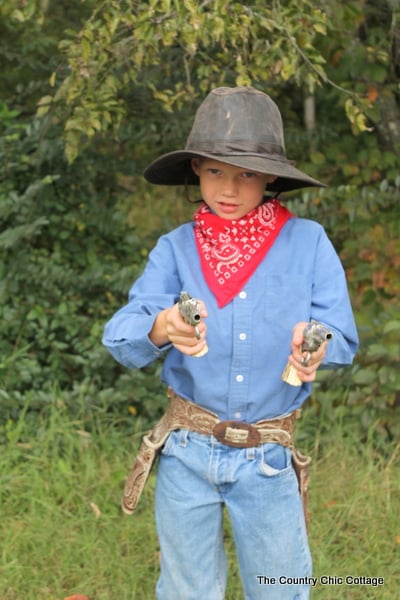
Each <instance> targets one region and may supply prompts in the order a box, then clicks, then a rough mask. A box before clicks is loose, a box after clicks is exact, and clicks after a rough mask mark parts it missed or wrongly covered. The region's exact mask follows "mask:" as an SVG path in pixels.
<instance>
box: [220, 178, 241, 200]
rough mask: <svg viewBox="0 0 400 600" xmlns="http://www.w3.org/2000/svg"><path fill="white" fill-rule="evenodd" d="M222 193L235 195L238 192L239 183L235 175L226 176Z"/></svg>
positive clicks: (230, 195) (228, 195) (229, 195)
mask: <svg viewBox="0 0 400 600" xmlns="http://www.w3.org/2000/svg"><path fill="white" fill-rule="evenodd" d="M222 193H223V195H224V196H227V197H230V198H231V197H233V196H236V193H237V183H236V180H235V178H234V177H226V178H225V179H224V183H223V187H222Z"/></svg>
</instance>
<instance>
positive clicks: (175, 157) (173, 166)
mask: <svg viewBox="0 0 400 600" xmlns="http://www.w3.org/2000/svg"><path fill="white" fill-rule="evenodd" d="M196 156H202V157H205V158H211V159H214V160H218V161H221V162H225V163H228V164H230V165H234V166H237V167H242V168H244V169H249V170H250V171H257V172H259V173H264V174H267V175H276V176H277V179H276V180H275V181H274V182H273V183H270V184H268V186H267V190H270V191H276V192H284V191H289V190H293V189H296V188H301V187H308V186H318V187H325V185H324V184H323V183H321V182H319V181H317V180H316V179H313V178H312V177H310V176H309V175H306V174H305V173H303V172H302V171H300V170H299V169H296V167H295V166H294V163H293V162H292V161H290V160H288V159H287V158H286V152H285V141H284V135H283V124H282V117H281V114H280V111H279V108H278V107H277V105H276V104H275V102H274V101H273V100H271V98H270V97H269V96H267V94H264V93H263V92H261V91H259V90H256V89H254V88H250V87H235V88H229V87H220V88H216V89H215V90H213V91H212V92H210V94H208V96H207V97H206V98H205V100H204V101H203V102H202V104H201V105H200V107H199V109H198V110H197V113H196V116H195V120H194V123H193V127H192V130H191V132H190V134H189V137H188V139H187V142H186V146H185V149H184V150H177V151H175V152H169V153H168V154H164V155H162V156H160V157H159V158H157V159H156V160H155V161H153V162H152V163H151V164H150V165H149V166H148V167H147V169H146V170H145V172H144V176H145V178H146V179H147V180H148V181H150V182H151V183H156V184H161V185H162V184H164V185H183V184H192V185H198V183H199V178H198V177H197V175H195V173H194V172H193V170H192V168H191V166H190V161H191V159H192V158H194V157H196Z"/></svg>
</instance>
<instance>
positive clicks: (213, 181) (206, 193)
mask: <svg viewBox="0 0 400 600" xmlns="http://www.w3.org/2000/svg"><path fill="white" fill-rule="evenodd" d="M191 164H192V169H193V171H194V172H195V173H196V175H198V177H199V179H200V189H201V194H202V197H203V200H204V202H205V203H206V204H207V205H208V206H209V208H210V209H211V210H212V211H213V212H214V213H215V214H216V215H218V216H219V217H221V218H222V219H229V220H233V219H241V218H242V217H244V216H245V215H247V213H249V212H250V211H252V210H253V209H254V208H256V207H257V206H259V204H261V202H262V200H263V196H264V192H265V186H266V185H267V183H271V182H272V181H275V179H276V177H275V176H274V175H264V174H262V173H257V172H255V171H248V170H246V169H242V167H235V166H233V165H228V164H226V163H223V162H219V161H218V160H212V159H208V158H202V159H197V158H194V159H192V163H191Z"/></svg>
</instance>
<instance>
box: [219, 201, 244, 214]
mask: <svg viewBox="0 0 400 600" xmlns="http://www.w3.org/2000/svg"><path fill="white" fill-rule="evenodd" d="M218 206H219V208H220V210H221V211H222V212H224V213H232V212H235V211H236V210H237V209H238V208H239V206H238V204H233V203H231V202H218Z"/></svg>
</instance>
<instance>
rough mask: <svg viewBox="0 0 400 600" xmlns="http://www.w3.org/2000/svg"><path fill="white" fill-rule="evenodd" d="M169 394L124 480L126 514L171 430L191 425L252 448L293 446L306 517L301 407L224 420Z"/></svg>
mask: <svg viewBox="0 0 400 600" xmlns="http://www.w3.org/2000/svg"><path fill="white" fill-rule="evenodd" d="M168 397H169V399H170V402H169V405H168V408H167V410H166V412H165V414H164V415H163V416H162V417H161V419H160V421H159V422H158V423H157V424H156V425H155V426H154V427H153V429H152V430H151V431H150V432H149V433H148V434H147V435H145V436H144V438H143V441H142V444H141V445H140V448H139V451H138V454H137V456H136V459H135V461H134V463H133V466H132V468H131V470H130V472H129V475H128V477H127V480H126V482H125V488H124V494H123V498H122V509H123V511H124V512H125V513H126V514H132V513H133V512H135V510H136V507H137V504H138V502H139V498H140V496H141V494H142V491H143V488H144V486H145V483H146V480H147V479H148V477H149V474H150V471H151V469H152V466H153V464H154V462H155V460H156V458H157V455H158V453H159V452H160V450H161V448H162V446H163V445H164V444H165V442H166V440H167V438H168V436H169V434H170V433H171V432H172V431H175V430H177V429H188V430H189V431H194V432H196V433H202V434H205V435H213V436H214V437H215V438H216V439H217V440H218V441H219V442H221V443H223V444H225V445H227V446H233V447H235V448H251V447H253V446H257V445H259V444H264V443H276V444H281V445H282V446H286V447H288V448H290V449H291V453H292V462H293V466H294V469H295V471H296V475H297V479H298V482H299V490H300V494H301V497H302V500H303V505H304V513H305V515H306V520H307V518H308V516H307V491H308V485H309V480H310V462H311V458H310V457H308V456H303V455H302V454H301V453H300V452H299V451H298V450H297V449H296V448H295V447H294V441H293V435H294V425H295V422H296V419H298V418H299V417H300V414H301V410H295V411H294V412H292V413H290V414H289V415H287V416H284V417H280V418H278V419H270V420H268V419H265V420H262V421H257V423H254V424H249V423H245V422H243V421H221V420H220V419H219V418H218V415H216V414H215V413H213V412H211V411H209V410H207V409H205V408H202V407H201V406H198V405H197V404H194V403H193V402H190V401H189V400H185V399H184V398H181V397H180V396H178V394H176V393H175V392H174V391H173V390H172V389H169V390H168Z"/></svg>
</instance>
